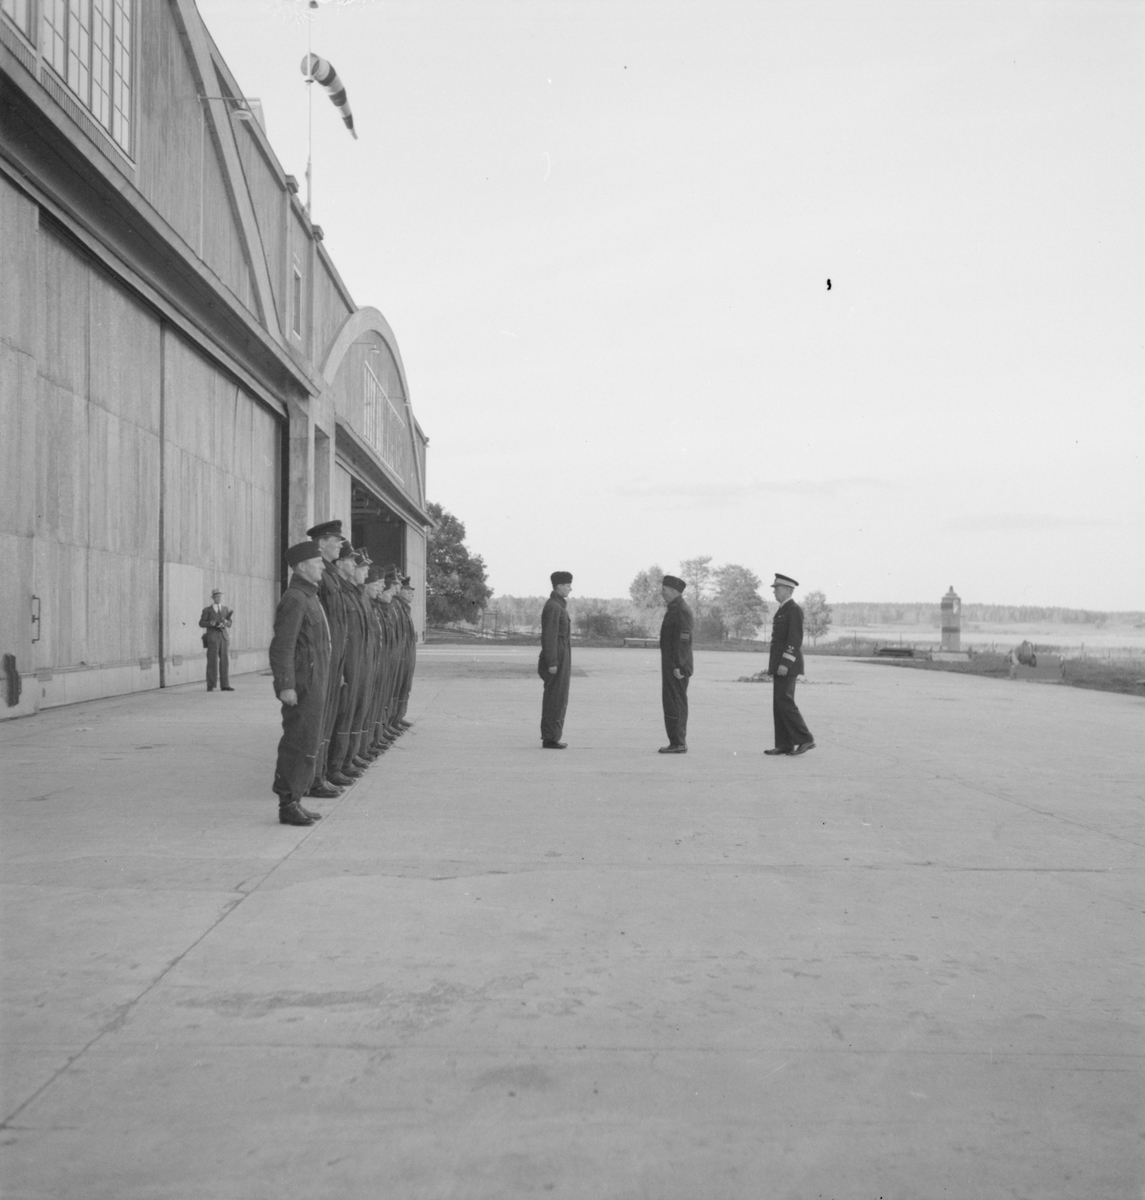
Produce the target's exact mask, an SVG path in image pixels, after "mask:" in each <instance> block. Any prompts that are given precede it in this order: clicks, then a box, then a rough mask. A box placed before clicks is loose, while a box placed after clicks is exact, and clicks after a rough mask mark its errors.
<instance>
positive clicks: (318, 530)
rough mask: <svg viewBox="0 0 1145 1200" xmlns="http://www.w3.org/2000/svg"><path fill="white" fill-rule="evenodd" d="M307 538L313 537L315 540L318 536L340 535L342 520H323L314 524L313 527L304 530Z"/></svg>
mask: <svg viewBox="0 0 1145 1200" xmlns="http://www.w3.org/2000/svg"><path fill="white" fill-rule="evenodd" d="M306 536H307V537H308V538H313V539H314V540H315V541H317V540H318V539H319V538H327V537H341V536H342V522H341V521H323V522H322V524H321V525H315V526H314V528H313V529H308V530H307V531H306Z"/></svg>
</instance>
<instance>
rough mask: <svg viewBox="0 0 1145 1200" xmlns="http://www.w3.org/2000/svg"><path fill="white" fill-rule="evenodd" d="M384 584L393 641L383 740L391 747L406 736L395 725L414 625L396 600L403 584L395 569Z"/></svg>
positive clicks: (392, 568)
mask: <svg viewBox="0 0 1145 1200" xmlns="http://www.w3.org/2000/svg"><path fill="white" fill-rule="evenodd" d="M385 582H386V590H388V592H389V595H390V608H389V616H390V630H391V635H392V641H391V643H390V676H389V684H388V686H386V706H385V731H384V737H385V738H386V739H388V742H389V744H390V745H392V744H394V743H395V742H396V740H397V739H398V738H400V737H401V736H402V734H403V733H404V732H406V730H404V728H403V727H402V725H401V724H400V722H398V713H400V710H401V697H402V689H403V688H404V686H406V674H407V668H408V660H407V647H408V646H409V636H410V632H412V630H413V625H412V624H410V623H409V622H407V619H406V610H404V608H403V607H402V604H401V600H400V599H398V593H400V590H401V586H402V580H401V572H400V571H398V569H397V568H396V566H390V568H388V569H386V572H385Z"/></svg>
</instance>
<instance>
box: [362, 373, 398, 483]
mask: <svg viewBox="0 0 1145 1200" xmlns="http://www.w3.org/2000/svg"><path fill="white" fill-rule="evenodd" d="M365 368H366V376H365V381H364V382H365V387H364V389H363V392H364V400H365V404H364V408H365V413H364V417H365V428H364V429H363V430H362V432H363V433H364V434H365V436H366V441H368V442H369V443H370V445H371V446H373V448H374V449H375V450H376V451H377V452H378V457H379V458H380V459H381V460H382V462H384V463H385V464H386V466H387V467H389V468H390V470H391V471H393V473H394V474H395V475H396V476H397V477H398V479H399V481H400V482H402V483H405V481H406V475H407V473H408V463H407V458H408V456H409V455H408V447H409V437H408V435H407V433H406V423H405V421H403V420H402V418H401V414H400V413H399V412H398V410H397V409H396V408H395V407H394V403H393V401H392V400H391V399H390V398H389V396H388V395H386V389H385V388H384V387H382V383H381V380H380V379H379V378H378V377H377V375H375V374H374V372H373V369H372V368H371V367H370V364H369V363H366V364H365Z"/></svg>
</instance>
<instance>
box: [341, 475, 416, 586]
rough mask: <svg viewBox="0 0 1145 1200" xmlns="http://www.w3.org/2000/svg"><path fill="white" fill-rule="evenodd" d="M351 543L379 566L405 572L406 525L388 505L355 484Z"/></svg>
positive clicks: (355, 482)
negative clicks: (396, 568)
mask: <svg viewBox="0 0 1145 1200" xmlns="http://www.w3.org/2000/svg"><path fill="white" fill-rule="evenodd" d="M352 511H353V515H352V518H351V533H350V540H351V541H352V542H353V543H354V545H355V546H357V547H363V546H364V547H365V549H366V553H367V554H369V556H370V557H371V558H372V559H373V560H374V562H376V563H377V564H378V565H379V566H388V565H389V564H390V563H393V564H394V565H395V566H397V567H400V568H401V569H402V571H405V570H406V523H405V521H403V520H402V518H401V517H399V516H398V514H397V513H396V512H394V510H393V509H392V508H390V507H389V505H388V504H386V503H385V501H383V500H381V499H379V497H377V496H376V495H374V493H373V492H371V491H369V489H367V488H366V487H364V486H363V485H362V484H360V483H358V482H357V480H355V481H354V489H353V496H352Z"/></svg>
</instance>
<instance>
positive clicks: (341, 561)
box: [326, 542, 369, 787]
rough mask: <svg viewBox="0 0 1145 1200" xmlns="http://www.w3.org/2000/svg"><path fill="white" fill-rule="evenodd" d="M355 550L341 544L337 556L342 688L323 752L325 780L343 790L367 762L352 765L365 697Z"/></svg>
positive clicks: (363, 642)
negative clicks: (342, 637) (342, 626)
mask: <svg viewBox="0 0 1145 1200" xmlns="http://www.w3.org/2000/svg"><path fill="white" fill-rule="evenodd" d="M355 555H356V551H355V550H354V549H353V547H352V546H351V545H350V543H349V542H343V543H342V548H341V550H340V551H339V553H338V561H337V570H338V583H339V586H340V587H341V589H342V597H343V603H344V606H345V613H346V652H345V654H344V655H343V657H342V677H343V681H344V682H343V686H342V689H341V691H340V692H339V693H338V712H337V715H336V718H335V721H334V730H333V734H332V736H331V738H330V742H329V745H328V746H327V749H326V779H327V780H328V781H329V782H330V783H334V784H337V785H338V786H339V787H346V786H348V785H349V784H351V783H353V782H354V781H355V780H356V779H359V778H361V776H362V775H363V774H364V773H365V770H366V767H368V766H369V763H368V762H363V763H362V764H361V765H359V764H358V763H355V762H354V752H355V750H356V749H357V745H358V735H360V734H361V732H362V730H361V728H360V727H359V726H358V725H357V724H356V722H357V721H360V720H361V719H362V716H363V709H364V703H363V702H364V698H365V685H366V678H365V654H366V637H367V626H368V623H369V618H368V617H367V615H366V608H365V597H364V595H363V593H362V591H361V589H360V588H359V586H358V566H359V564H358V561H357V558H356V557H355Z"/></svg>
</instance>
